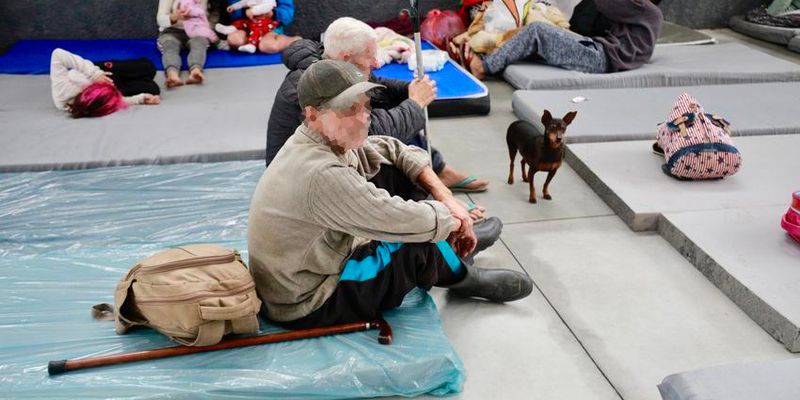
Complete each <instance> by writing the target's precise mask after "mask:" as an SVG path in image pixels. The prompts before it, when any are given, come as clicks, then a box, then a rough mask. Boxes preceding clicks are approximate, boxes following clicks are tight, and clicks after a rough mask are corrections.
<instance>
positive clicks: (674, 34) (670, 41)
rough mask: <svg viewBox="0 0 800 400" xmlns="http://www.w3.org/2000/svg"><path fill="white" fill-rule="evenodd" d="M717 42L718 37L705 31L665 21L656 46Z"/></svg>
mask: <svg viewBox="0 0 800 400" xmlns="http://www.w3.org/2000/svg"><path fill="white" fill-rule="evenodd" d="M716 42H717V40H716V39H714V38H713V37H711V36H708V35H706V34H705V33H703V32H699V31H696V30H694V29H691V28H687V27H685V26H682V25H678V24H674V23H672V22H668V21H664V23H663V24H662V25H661V32H660V33H659V35H658V41H657V42H656V46H688V45H698V44H712V43H716Z"/></svg>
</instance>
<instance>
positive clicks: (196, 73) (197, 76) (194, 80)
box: [186, 68, 206, 85]
mask: <svg viewBox="0 0 800 400" xmlns="http://www.w3.org/2000/svg"><path fill="white" fill-rule="evenodd" d="M205 79H206V77H205V75H203V71H201V70H200V68H194V69H192V72H191V73H189V79H187V80H186V83H187V84H189V85H199V84H201V83H203V80H205Z"/></svg>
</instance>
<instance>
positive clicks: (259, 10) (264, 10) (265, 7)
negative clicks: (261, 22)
mask: <svg viewBox="0 0 800 400" xmlns="http://www.w3.org/2000/svg"><path fill="white" fill-rule="evenodd" d="M273 9H275V2H274V1H269V2H265V3H260V4H256V5H254V6H252V7H250V12H251V13H253V15H254V16H260V15H264V14H269V13H270V12H272V10H273ZM273 15H274V14H273Z"/></svg>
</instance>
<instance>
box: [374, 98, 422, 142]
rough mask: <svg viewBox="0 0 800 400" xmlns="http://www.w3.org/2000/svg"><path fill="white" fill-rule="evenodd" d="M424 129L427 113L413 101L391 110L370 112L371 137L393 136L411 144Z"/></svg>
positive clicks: (406, 101)
mask: <svg viewBox="0 0 800 400" xmlns="http://www.w3.org/2000/svg"><path fill="white" fill-rule="evenodd" d="M424 128H425V112H424V110H423V109H422V107H420V106H419V104H417V103H415V102H414V101H413V100H405V101H403V102H402V103H400V105H398V106H397V107H393V108H389V109H383V108H373V109H372V111H371V112H370V125H369V134H370V135H383V136H391V137H393V138H397V139H399V140H400V141H402V142H409V141H411V140H412V139H413V138H414V137H415V136H416V135H418V134H419V131H420V130H421V129H424Z"/></svg>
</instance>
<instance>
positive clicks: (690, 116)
mask: <svg viewBox="0 0 800 400" xmlns="http://www.w3.org/2000/svg"><path fill="white" fill-rule="evenodd" d="M696 118H697V114H695V113H693V112H687V113H684V114H683V115H681V116H680V117H677V118H675V119H673V120H672V121H669V122H667V128H669V130H671V131H673V132H680V133H681V136H683V137H687V136H689V131H688V129H687V128H689V127H691V126H692V125H694V121H695V119H696Z"/></svg>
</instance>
